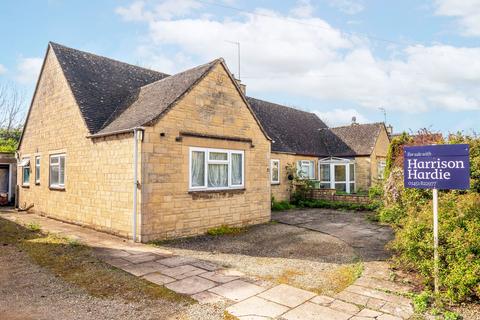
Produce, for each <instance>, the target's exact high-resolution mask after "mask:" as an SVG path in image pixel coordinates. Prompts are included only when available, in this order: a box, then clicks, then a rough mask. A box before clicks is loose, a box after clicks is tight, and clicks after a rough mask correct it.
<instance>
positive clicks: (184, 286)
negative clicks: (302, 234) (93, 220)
mask: <svg viewBox="0 0 480 320" xmlns="http://www.w3.org/2000/svg"><path fill="white" fill-rule="evenodd" d="M0 213H1V214H0V217H2V218H5V219H8V220H10V221H13V222H16V223H20V224H23V225H27V224H30V223H36V224H38V225H40V227H41V229H42V230H43V231H46V232H49V233H53V234H57V235H60V236H65V237H69V238H73V239H76V240H77V241H79V242H81V243H83V244H85V245H88V246H90V247H92V248H93V249H94V252H95V254H96V255H97V256H98V257H99V258H100V259H101V260H103V261H104V262H106V263H108V264H110V265H112V266H114V267H117V268H119V269H122V270H124V271H126V272H128V273H130V274H132V275H134V276H137V277H142V278H144V279H146V280H148V281H150V282H152V283H155V284H158V285H163V286H165V287H167V288H169V289H171V290H173V291H175V292H178V293H181V294H185V295H189V296H191V297H192V298H194V299H196V300H197V301H198V302H199V303H206V304H214V303H219V302H221V303H222V304H223V305H227V309H226V310H227V311H228V312H229V313H230V314H232V315H234V316H236V317H237V318H239V319H242V320H246V319H284V320H285V319H286V320H293V319H301V320H309V319H333V320H335V319H351V320H362V319H379V320H390V319H391V320H395V319H408V318H409V317H410V316H411V315H412V314H413V309H412V306H411V303H410V301H409V299H407V298H405V297H404V296H402V295H401V293H404V292H406V291H408V290H409V288H408V287H406V286H404V285H401V284H398V283H395V282H393V281H391V280H390V271H389V269H388V264H387V263H386V262H383V261H373V257H371V258H372V259H371V261H369V262H366V263H365V269H364V272H363V275H362V276H361V277H360V278H359V279H358V280H357V281H356V282H355V283H354V284H352V285H351V286H349V287H347V288H346V289H345V290H344V291H342V292H340V293H339V294H337V295H335V296H333V297H328V296H321V295H317V294H316V293H313V292H310V291H306V290H303V289H299V288H296V287H293V286H290V285H286V284H280V285H278V284H274V283H270V282H267V281H263V280H259V279H255V278H252V277H247V276H245V275H244V274H243V273H242V272H241V271H239V270H232V269H228V268H223V267H222V266H220V265H217V264H214V263H211V262H209V261H202V260H199V259H196V258H193V257H189V256H180V255H174V254H173V253H172V252H171V251H169V250H168V249H165V248H159V247H153V246H150V245H145V244H140V243H132V242H129V241H127V240H125V239H122V238H118V237H115V236H112V235H109V234H105V233H101V232H98V231H94V230H91V229H87V228H83V227H80V226H76V225H72V224H68V223H63V222H60V221H57V220H53V219H49V218H46V217H42V216H39V215H36V214H26V213H17V212H14V211H3V212H0ZM312 214H314V212H312ZM282 216H283V218H285V219H284V221H286V220H287V219H293V218H295V217H291V216H290V217H289V214H284V215H282ZM282 216H281V215H278V214H275V215H274V219H279V218H281V217H282ZM297 219H298V217H297ZM303 219H304V220H303V221H300V222H298V224H305V223H307V224H308V223H311V224H312V226H314V227H315V225H316V227H318V228H319V229H322V230H323V231H322V232H325V230H326V229H325V228H324V227H323V226H319V225H318V220H319V219H318V217H316V216H315V214H314V217H313V218H308V216H307V215H304V217H303ZM308 219H311V220H310V221H307V220H308ZM315 220H317V222H315ZM339 223H341V222H339ZM332 228H333V227H332ZM327 229H328V228H327ZM333 229H334V230H335V228H333ZM349 230H352V228H350V229H349ZM369 230H372V232H379V234H382V233H383V232H384V231H378V230H380V229H375V228H374V227H372V228H370V229H369ZM374 230H377V231H374ZM320 231H321V230H320ZM327 231H331V230H330V229H328V230H327ZM355 233H356V234H358V235H359V237H360V238H364V237H363V236H360V232H355ZM339 236H342V235H341V234H339ZM374 237H376V235H375V236H374ZM349 239H350V238H349ZM349 239H347V240H346V241H350V240H351V239H350V240H349ZM364 240H365V241H366V239H364ZM382 250H383V248H382ZM365 252H367V253H368V252H369V251H368V250H366V251H365Z"/></svg>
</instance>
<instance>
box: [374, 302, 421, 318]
mask: <svg viewBox="0 0 480 320" xmlns="http://www.w3.org/2000/svg"><path fill="white" fill-rule="evenodd" d="M380 311H383V312H385V313H389V314H392V315H394V316H397V317H400V318H403V319H408V318H410V317H411V316H412V315H413V313H414V312H413V307H412V306H406V305H399V304H397V303H393V302H387V303H385V304H384V305H383V307H382V308H380Z"/></svg>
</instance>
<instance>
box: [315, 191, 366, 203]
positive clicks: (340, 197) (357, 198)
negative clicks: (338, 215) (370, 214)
mask: <svg viewBox="0 0 480 320" xmlns="http://www.w3.org/2000/svg"><path fill="white" fill-rule="evenodd" d="M311 198H312V199H315V200H331V201H342V202H349V203H360V204H369V203H370V198H369V197H368V196H366V195H358V194H336V191H335V189H314V190H312V193H311Z"/></svg>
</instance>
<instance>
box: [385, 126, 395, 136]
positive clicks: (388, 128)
mask: <svg viewBox="0 0 480 320" xmlns="http://www.w3.org/2000/svg"><path fill="white" fill-rule="evenodd" d="M386 128H387V133H388V134H389V135H391V134H393V126H392V125H391V124H389V125H388V126H387V127H386Z"/></svg>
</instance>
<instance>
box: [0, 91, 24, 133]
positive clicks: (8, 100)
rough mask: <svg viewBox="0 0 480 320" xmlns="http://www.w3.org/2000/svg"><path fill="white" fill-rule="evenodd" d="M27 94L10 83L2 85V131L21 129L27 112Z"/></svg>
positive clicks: (0, 98)
mask: <svg viewBox="0 0 480 320" xmlns="http://www.w3.org/2000/svg"><path fill="white" fill-rule="evenodd" d="M25 102H26V99H25V93H24V92H23V91H20V90H19V89H18V88H17V87H16V86H15V85H13V84H10V83H0V129H4V130H6V131H7V132H10V131H12V130H15V129H20V128H21V127H22V123H23V114H24V110H25Z"/></svg>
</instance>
